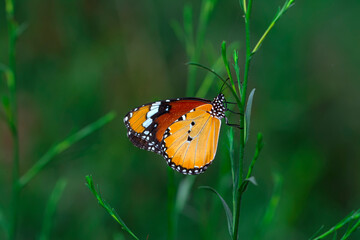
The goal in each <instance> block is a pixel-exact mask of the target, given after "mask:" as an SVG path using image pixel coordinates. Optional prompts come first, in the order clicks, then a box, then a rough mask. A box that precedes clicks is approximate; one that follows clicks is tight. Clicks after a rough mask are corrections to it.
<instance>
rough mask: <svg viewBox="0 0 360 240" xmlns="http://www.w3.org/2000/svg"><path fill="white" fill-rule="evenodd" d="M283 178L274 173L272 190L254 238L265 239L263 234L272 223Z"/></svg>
mask: <svg viewBox="0 0 360 240" xmlns="http://www.w3.org/2000/svg"><path fill="white" fill-rule="evenodd" d="M282 183H283V179H282V177H281V175H279V174H274V190H273V193H272V195H271V198H270V201H269V204H268V206H267V208H266V211H265V214H264V217H263V219H262V221H261V225H260V226H259V228H258V231H256V236H255V239H265V238H264V237H263V234H264V233H265V232H266V230H267V229H269V226H270V224H271V223H272V221H273V219H274V216H275V212H276V209H277V207H278V206H279V202H280V197H281V190H282Z"/></svg>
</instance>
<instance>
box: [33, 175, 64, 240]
mask: <svg viewBox="0 0 360 240" xmlns="http://www.w3.org/2000/svg"><path fill="white" fill-rule="evenodd" d="M66 183H67V182H66V180H65V179H59V180H58V181H57V182H56V185H55V187H54V190H53V192H52V193H51V196H50V198H49V201H48V203H47V206H46V209H45V215H44V220H43V225H42V229H41V234H40V237H39V240H47V239H50V231H51V227H52V224H53V219H54V215H55V211H56V208H57V206H58V203H59V200H60V197H61V196H62V194H63V192H64V189H65V187H66Z"/></svg>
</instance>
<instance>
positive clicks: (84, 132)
mask: <svg viewBox="0 0 360 240" xmlns="http://www.w3.org/2000/svg"><path fill="white" fill-rule="evenodd" d="M115 116H116V114H115V113H114V112H109V113H108V114H106V115H105V116H103V117H101V118H100V119H99V120H97V121H95V122H93V123H91V124H89V125H87V126H86V127H84V128H82V129H81V130H79V131H78V132H76V133H74V134H73V135H71V136H69V137H68V138H66V139H65V140H63V141H62V142H60V143H58V144H56V145H55V146H53V147H51V148H50V149H49V150H48V151H47V152H46V153H45V154H44V155H43V156H42V157H41V158H40V159H39V161H37V162H36V163H35V164H34V166H33V167H32V168H30V169H29V170H28V171H27V172H26V173H25V174H24V175H23V176H22V177H21V178H20V180H19V186H20V187H21V188H23V187H25V186H26V184H28V183H29V181H30V180H31V179H33V178H34V177H35V176H36V175H37V174H38V173H39V172H40V171H41V170H42V169H43V168H44V167H45V166H46V165H47V164H48V163H49V162H50V161H51V160H53V159H54V157H55V156H56V155H58V154H60V153H62V152H64V151H65V150H66V149H68V148H69V147H71V146H72V145H73V144H75V143H76V142H78V141H80V140H81V139H83V138H85V137H86V136H88V135H90V134H91V133H93V132H94V131H95V130H97V129H99V128H101V127H102V126H104V125H105V124H107V123H108V122H110V121H111V120H113V119H114V118H115Z"/></svg>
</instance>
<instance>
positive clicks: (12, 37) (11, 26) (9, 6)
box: [5, 0, 20, 239]
mask: <svg viewBox="0 0 360 240" xmlns="http://www.w3.org/2000/svg"><path fill="white" fill-rule="evenodd" d="M5 9H6V19H7V24H8V35H9V73H8V74H7V84H8V88H9V92H10V98H9V101H10V112H11V114H10V116H9V125H10V128H11V133H12V137H13V144H14V145H13V173H12V174H13V186H12V200H11V205H12V206H11V211H12V219H11V225H10V232H9V239H15V237H16V230H17V221H18V210H19V194H20V186H19V184H18V181H19V137H18V131H17V104H16V81H15V80H16V78H15V43H16V23H15V19H14V1H13V0H5Z"/></svg>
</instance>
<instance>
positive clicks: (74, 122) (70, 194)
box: [0, 0, 360, 239]
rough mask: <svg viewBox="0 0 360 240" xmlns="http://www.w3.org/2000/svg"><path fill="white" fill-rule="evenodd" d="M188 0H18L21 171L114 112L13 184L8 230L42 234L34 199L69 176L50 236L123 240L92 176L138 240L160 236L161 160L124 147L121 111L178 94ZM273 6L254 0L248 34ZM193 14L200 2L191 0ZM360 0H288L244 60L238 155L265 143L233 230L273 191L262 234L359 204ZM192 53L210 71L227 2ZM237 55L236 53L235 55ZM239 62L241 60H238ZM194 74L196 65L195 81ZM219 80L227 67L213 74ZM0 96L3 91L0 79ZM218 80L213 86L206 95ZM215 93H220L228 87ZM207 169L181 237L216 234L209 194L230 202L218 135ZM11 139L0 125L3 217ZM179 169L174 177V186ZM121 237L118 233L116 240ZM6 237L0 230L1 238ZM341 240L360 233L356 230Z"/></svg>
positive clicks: (250, 228) (306, 229)
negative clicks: (15, 194) (248, 111)
mask: <svg viewBox="0 0 360 240" xmlns="http://www.w3.org/2000/svg"><path fill="white" fill-rule="evenodd" d="M186 3H188V2H187V1H165V0H152V1H146V0H138V1H129V0H119V1H116V0H111V1H95V0H86V1H56V0H51V1H49V0H33V1H22V0H20V1H17V2H16V14H15V15H16V19H17V20H18V22H20V23H24V22H25V23H27V25H28V26H27V29H26V31H25V32H24V33H23V34H22V35H21V37H20V38H19V40H18V44H17V54H16V60H17V63H16V66H17V77H18V108H19V128H20V129H19V131H20V132H19V133H20V147H21V153H20V157H21V173H24V172H26V170H27V169H28V168H29V167H31V166H32V165H33V164H34V163H35V162H36V161H37V160H38V159H39V157H40V156H41V155H42V154H43V153H44V152H45V151H46V150H47V149H48V148H49V147H50V146H52V145H53V144H54V143H56V142H59V141H60V140H62V139H64V138H65V137H67V136H68V135H69V134H71V133H74V132H76V130H78V129H80V128H81V127H83V126H85V125H87V124H88V123H90V122H93V121H95V120H96V119H98V118H99V117H101V116H102V115H104V114H106V113H107V112H109V111H111V110H114V111H116V112H117V117H116V119H115V120H114V121H112V122H111V123H109V124H108V125H106V126H105V127H104V128H102V129H100V130H99V131H97V132H95V133H94V134H92V135H91V136H89V137H87V138H86V139H84V140H82V141H81V142H79V143H77V144H76V145H74V146H73V147H72V148H71V149H69V150H68V151H66V152H65V153H63V154H61V155H59V156H58V157H56V159H55V160H54V161H53V162H52V163H51V164H50V165H49V166H47V167H46V169H44V170H43V171H42V172H41V173H40V174H39V175H38V176H37V177H36V178H35V179H34V180H33V181H32V182H31V183H30V184H29V185H28V186H27V187H26V188H25V189H24V191H23V192H22V194H21V214H20V227H19V228H20V230H19V236H18V239H36V238H37V237H38V236H39V231H40V229H41V224H42V219H43V215H44V206H45V205H46V203H47V201H48V198H49V195H50V193H51V191H52V189H53V188H54V185H55V183H56V181H57V180H58V179H60V178H65V179H66V180H67V182H68V184H67V187H66V189H65V191H64V194H63V196H62V197H61V199H60V202H59V206H58V208H57V210H56V213H55V215H54V219H53V221H54V222H53V228H52V231H51V239H123V237H125V238H124V239H130V237H129V236H128V235H126V234H123V232H122V231H121V229H120V227H119V225H117V224H116V223H115V222H114V221H113V219H111V218H110V217H109V215H108V214H107V213H106V212H105V211H104V210H103V209H102V208H101V207H100V206H99V205H98V204H97V202H96V200H95V198H94V197H93V196H92V195H91V193H90V191H89V190H88V189H87V187H86V186H85V184H84V183H85V175H87V174H92V175H93V177H94V181H95V182H96V183H97V184H99V186H100V189H101V193H102V194H103V197H104V198H105V199H106V200H107V201H108V202H109V203H110V204H111V205H112V206H113V207H114V208H116V209H117V211H118V213H119V215H120V216H121V218H122V219H123V220H124V221H125V222H126V224H127V225H128V226H129V227H130V228H131V229H132V230H133V231H134V232H135V233H136V234H137V235H138V236H139V237H140V238H141V239H145V238H146V237H147V236H149V239H166V231H167V216H166V196H167V192H166V181H167V173H166V164H165V162H164V160H163V159H162V158H161V157H160V156H158V155H156V154H153V153H150V152H146V151H143V150H140V149H138V148H135V147H134V146H132V144H131V143H130V142H129V141H128V139H127V137H126V129H125V126H124V125H123V122H122V117H123V116H124V115H125V114H126V113H127V112H128V111H129V110H130V109H132V108H134V107H137V106H138V105H141V104H143V103H147V102H150V101H153V100H161V99H167V98H176V97H183V96H185V92H186V83H187V74H188V66H186V65H185V64H184V63H186V62H187V61H188V60H189V59H188V57H187V55H186V51H185V47H184V45H183V43H182V42H181V41H179V39H178V38H177V36H176V34H175V33H174V29H173V27H172V22H173V21H177V22H179V23H180V24H182V21H183V8H184V5H185V4H186ZM282 4H283V2H282V1H278V0H276V1H275V0H272V1H254V4H253V12H252V13H253V15H252V25H251V30H252V35H251V37H252V40H253V44H254V42H255V41H256V40H257V39H258V38H259V37H260V36H261V34H262V33H263V31H264V30H265V29H266V27H267V26H268V24H269V23H270V21H271V19H272V18H273V16H274V14H275V12H276V10H277V9H278V6H280V5H282ZM191 5H192V7H193V12H194V21H195V22H197V19H198V13H199V9H200V6H201V2H200V1H194V2H193V3H191ZM359 11H360V2H359V1H357V0H349V1H346V4H345V3H344V2H342V1H335V0H317V1H312V0H302V1H296V4H295V6H294V7H292V8H291V9H290V10H289V11H288V12H287V13H286V14H285V15H284V17H283V18H281V19H280V20H279V22H278V23H277V24H276V26H275V28H274V29H273V31H272V32H271V33H270V35H269V37H268V38H267V39H266V40H265V42H264V44H263V46H262V47H261V49H260V51H259V52H258V53H257V54H256V55H255V56H254V58H253V61H252V66H251V69H250V75H249V76H250V77H249V89H250V90H251V89H252V88H256V93H255V99H254V104H253V113H252V123H251V135H250V139H249V141H250V144H249V147H248V149H247V153H248V154H247V156H248V158H247V161H246V164H247V165H248V163H249V159H250V157H251V156H252V153H253V150H254V142H255V141H256V132H258V131H261V132H262V133H263V135H264V143H265V146H264V149H263V152H262V153H261V156H260V158H259V160H258V163H257V165H256V166H255V171H254V175H255V177H256V179H257V182H258V186H257V187H255V186H250V187H249V189H248V191H247V192H246V194H245V197H244V200H243V208H242V215H241V230H240V233H241V236H242V238H241V239H254V237H255V236H256V233H257V232H258V231H259V229H258V227H259V224H260V223H261V221H262V218H263V215H264V213H265V209H266V207H267V205H268V203H269V200H270V198H271V195H272V193H273V191H274V186H275V185H276V184H275V182H276V181H277V180H276V179H278V178H279V177H280V178H281V179H282V184H281V186H280V185H279V184H278V187H279V188H278V189H277V190H276V191H279V193H280V200H279V201H280V202H279V206H278V208H277V209H276V212H275V215H274V219H273V221H272V222H271V223H270V225H269V226H268V228H266V231H265V232H264V233H263V234H262V235H261V238H262V239H308V238H309V237H310V236H312V235H313V234H314V233H315V232H316V231H317V230H318V229H319V228H320V227H321V226H322V225H324V226H325V229H328V228H329V227H331V226H332V225H334V224H335V223H337V222H338V221H339V220H340V219H342V218H343V217H345V216H346V215H347V214H348V213H349V212H350V211H351V210H354V209H358V208H359V207H360V191H359V190H360V174H359V172H360V149H359V144H360V124H359V118H360V94H359V90H360V67H359V63H360V57H359V56H360V45H359V43H360V28H359V23H360V18H359ZM4 12H5V10H4V2H3V1H2V3H1V4H0V61H1V62H3V63H7V52H8V49H7V30H6V27H7V26H6V21H5V13H4ZM205 36H206V37H205V43H204V45H203V46H202V57H201V60H200V62H201V63H202V64H204V65H207V66H211V65H212V64H213V63H214V61H215V60H216V59H217V58H218V57H219V56H220V46H221V42H222V41H223V40H225V41H227V42H228V43H232V42H236V41H237V42H239V47H238V48H239V50H240V54H243V46H244V44H243V43H244V25H243V18H242V14H241V9H240V7H239V5H238V1H235V0H226V1H218V2H217V4H216V5H215V9H214V11H213V13H212V14H211V16H210V20H209V25H208V28H207V31H206V35H205ZM241 56H242V58H241V63H242V64H243V60H244V58H243V55H241ZM242 68H243V66H241V69H242ZM204 76H205V73H204V72H203V71H202V70H199V71H198V72H197V75H196V79H197V80H196V81H197V83H196V87H199V86H200V84H201V82H202V80H203V78H204ZM223 76H224V75H223ZM0 87H1V88H0V93H1V94H2V95H3V94H7V90H6V85H5V80H4V77H3V76H2V78H1V83H0ZM218 90H219V86H218V85H217V84H213V85H212V87H211V88H210V91H209V92H208V93H207V94H206V98H208V99H212V98H213V97H214V96H216V94H217V93H218ZM225 93H226V92H225ZM227 131H228V127H227V126H225V125H224V126H223V127H222V132H221V138H220V147H219V149H218V154H217V157H216V159H215V161H214V163H213V165H212V166H211V167H210V168H209V169H208V170H207V172H206V173H205V174H202V175H200V176H198V177H197V179H196V181H195V184H194V188H193V190H192V191H191V195H190V199H189V201H188V203H187V205H186V207H185V209H184V211H183V212H182V213H181V214H180V216H179V225H178V239H227V238H228V233H227V225H226V217H225V214H224V212H223V210H222V207H221V204H220V203H219V200H218V199H217V198H215V197H214V195H212V194H211V193H209V192H206V191H204V190H198V189H197V187H198V186H201V185H208V186H212V187H215V188H216V189H218V190H219V191H220V192H221V193H222V194H223V196H224V197H225V199H226V200H227V201H228V202H229V203H230V200H231V197H230V196H231V195H230V179H229V178H228V177H227V176H228V175H226V174H224V172H225V173H226V171H228V169H229V162H228V161H229V160H228V157H227V152H228V150H227V143H226V132H227ZM11 149H12V140H11V134H10V132H9V130H8V129H7V126H6V125H5V124H4V122H0V206H1V207H2V209H5V213H6V214H8V212H9V204H10V193H11V167H12V162H11V159H12V151H11ZM182 178H183V176H182V175H180V174H176V181H177V182H179V181H180V180H181V179H182ZM122 235H123V236H122ZM3 237H4V235H3V233H2V232H0V239H2V238H3ZM352 239H360V234H359V233H356V234H354V235H353V238H352Z"/></svg>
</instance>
